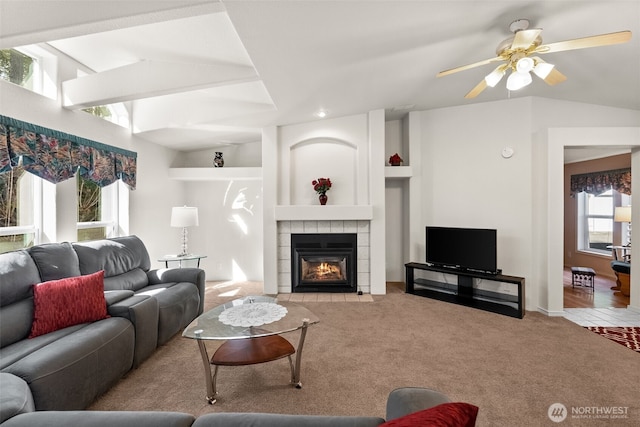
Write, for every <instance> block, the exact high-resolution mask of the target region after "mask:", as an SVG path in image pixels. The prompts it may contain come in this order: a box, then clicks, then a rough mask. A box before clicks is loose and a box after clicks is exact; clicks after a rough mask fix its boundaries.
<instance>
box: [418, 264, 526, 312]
mask: <svg viewBox="0 0 640 427" xmlns="http://www.w3.org/2000/svg"><path fill="white" fill-rule="evenodd" d="M405 268H406V281H405V286H406V292H407V293H410V294H414V295H419V296H423V297H428V298H433V299H438V300H441V301H446V302H450V303H454V304H460V305H466V306H469V307H474V308H478V309H481V310H486V311H490V312H493V313H499V314H503V315H506V316H511V317H517V318H522V317H524V314H525V309H524V303H525V293H524V291H525V287H524V281H525V280H524V278H522V277H516V276H506V275H502V274H496V275H494V274H488V273H477V272H470V271H462V270H454V269H449V268H443V267H436V266H432V265H429V264H421V263H408V264H405ZM484 282H491V283H493V282H496V283H493V286H491V288H494V289H486V288H483V287H481V286H480V284H482V283H484Z"/></svg>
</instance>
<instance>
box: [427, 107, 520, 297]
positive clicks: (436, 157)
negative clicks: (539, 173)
mask: <svg viewBox="0 0 640 427" xmlns="http://www.w3.org/2000/svg"><path fill="white" fill-rule="evenodd" d="M530 117H531V101H530V99H527V98H520V99H515V100H511V101H500V102H489V103H484V104H475V105H469V106H463V107H453V108H444V109H439V110H430V111H426V112H423V113H422V147H421V148H422V180H421V184H422V198H423V200H422V213H423V222H424V225H433V226H454V227H475V228H495V229H497V230H498V268H501V269H502V270H503V273H504V274H507V275H514V276H523V277H525V278H526V277H530V275H531V263H530V259H531V245H530V242H531V222H532V214H531V211H532V209H531V205H532V200H531V136H530V135H531V125H530ZM505 146H510V147H512V148H513V149H514V155H513V157H511V158H510V159H505V158H503V157H502V156H501V152H502V149H503V148H504V147H505ZM419 239H420V240H419V241H418V242H416V244H417V245H419V247H420V248H421V251H419V253H418V257H419V260H424V255H425V254H424V233H422V234H421V235H420V237H419ZM530 298H531V295H530V293H528V294H527V301H529V300H530Z"/></svg>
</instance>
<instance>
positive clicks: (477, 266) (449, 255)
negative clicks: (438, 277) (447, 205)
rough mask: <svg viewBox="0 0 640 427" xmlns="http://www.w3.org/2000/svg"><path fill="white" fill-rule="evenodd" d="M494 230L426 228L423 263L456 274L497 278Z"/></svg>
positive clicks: (495, 231)
mask: <svg viewBox="0 0 640 427" xmlns="http://www.w3.org/2000/svg"><path fill="white" fill-rule="evenodd" d="M497 234H498V233H497V230H494V229H485V228H458V227H432V226H427V227H426V252H427V254H426V262H427V264H432V265H436V266H439V267H445V268H452V269H456V270H466V271H475V272H481V273H488V274H498V273H499V272H500V271H499V270H498V268H497V252H498V249H497Z"/></svg>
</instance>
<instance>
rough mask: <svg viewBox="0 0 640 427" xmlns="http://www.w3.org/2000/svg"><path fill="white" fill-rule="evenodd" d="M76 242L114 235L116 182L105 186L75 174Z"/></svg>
mask: <svg viewBox="0 0 640 427" xmlns="http://www.w3.org/2000/svg"><path fill="white" fill-rule="evenodd" d="M76 182H77V186H78V225H77V228H78V236H77V239H78V242H82V241H86V240H98V239H105V238H107V237H113V236H115V235H116V230H117V217H118V215H117V212H118V182H115V183H113V184H111V185H109V186H107V187H102V188H101V187H99V186H98V185H96V184H95V183H93V182H91V181H89V180H86V179H84V178H82V177H81V176H80V175H77V177H76Z"/></svg>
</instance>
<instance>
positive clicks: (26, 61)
mask: <svg viewBox="0 0 640 427" xmlns="http://www.w3.org/2000/svg"><path fill="white" fill-rule="evenodd" d="M56 64H57V59H56V57H55V55H53V54H52V53H50V52H48V51H47V50H45V49H44V48H42V47H40V46H36V45H31V46H24V47H20V48H16V49H3V50H0V78H1V79H3V80H6V81H8V82H10V83H13V84H16V85H18V86H21V87H23V88H25V89H29V90H31V91H33V92H35V93H39V94H40V95H44V96H47V97H49V98H51V99H57V94H58V92H57V85H56V71H57V65H56Z"/></svg>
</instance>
